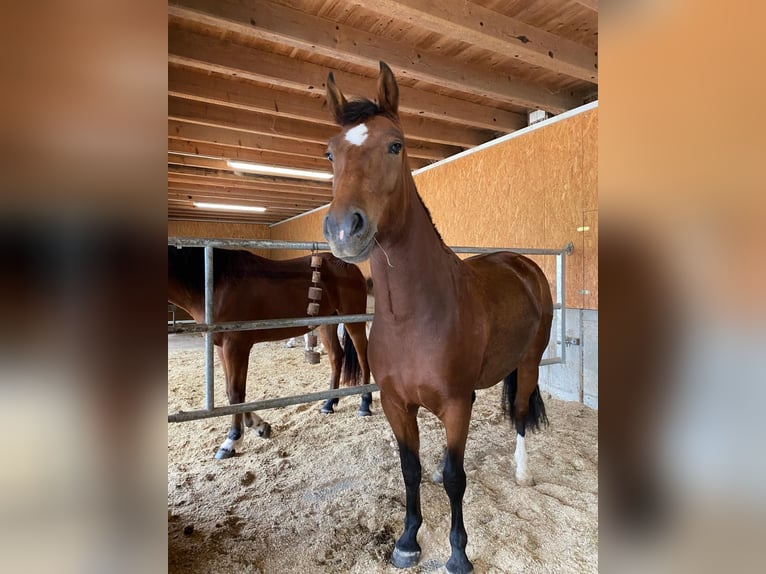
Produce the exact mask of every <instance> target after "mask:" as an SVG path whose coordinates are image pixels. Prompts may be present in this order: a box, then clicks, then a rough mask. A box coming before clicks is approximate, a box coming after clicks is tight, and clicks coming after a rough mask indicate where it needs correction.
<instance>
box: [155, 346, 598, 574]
mask: <svg viewBox="0 0 766 574" xmlns="http://www.w3.org/2000/svg"><path fill="white" fill-rule="evenodd" d="M202 348H203V345H202V338H201V337H200V336H192V335H169V336H168V412H176V411H177V410H179V409H183V410H193V409H195V408H201V407H202V405H203V404H204V355H203V352H202ZM329 372H330V371H329V365H328V363H327V361H326V360H323V361H322V363H321V364H320V365H316V366H310V365H308V364H306V363H305V361H304V358H303V351H302V349H300V348H297V349H285V348H284V346H283V344H282V343H262V344H260V345H256V346H255V347H254V349H253V353H252V356H251V360H250V372H249V376H248V379H249V380H248V383H249V386H248V400H257V399H261V398H271V397H276V396H286V395H292V394H299V393H304V392H313V391H318V390H324V389H325V388H326V387H327V383H328V381H329ZM216 386H217V396H216V404H221V405H223V404H226V399H225V394H224V388H223V387H224V385H223V373H222V371H221V369H220V365H219V364H218V362H217V358H216ZM545 399H546V401H545V402H546V407H547V410H548V416H549V419H550V421H551V425H550V427H549V428H548V429H546V430H544V431H542V432H540V433H537V434H533V435H528V440H527V448H528V451H529V458H530V469H531V470H532V472H533V473H534V475H535V479H536V485H535V486H534V487H527V488H522V487H518V486H516V484H515V482H514V480H513V472H514V461H513V449H514V444H515V433H514V432H513V431H512V430H511V428H510V425H509V423H508V422H507V421H506V420H504V419H503V418H502V416H501V409H500V386H499V385H498V386H497V387H494V388H492V389H487V390H484V391H480V392H479V393H478V397H477V401H476V404H475V406H474V413H473V419H472V422H471V432H470V435H469V438H468V447H467V453H466V463H465V466H466V473H467V475H468V488H467V491H466V495H465V500H464V512H465V522H466V529H467V531H468V548H467V552H468V556H469V558H470V559H471V560H472V561H473V563H474V568H475V571H476V572H477V573H484V572H495V573H499V572H504V573H505V572H526V573H535V572H555V573H561V572H596V571H597V569H598V532H597V526H598V473H597V466H598V426H597V424H598V417H597V413H596V412H595V411H592V410H591V409H589V408H587V407H585V406H583V405H580V404H576V403H566V402H562V401H558V400H555V399H553V398H549V397H545ZM357 407H358V398H357V397H351V398H345V399H341V402H340V405H339V407H338V408H337V409H336V414H335V415H329V416H325V415H320V414H319V412H318V410H319V404H307V405H298V406H293V407H286V408H283V409H278V410H268V411H261V412H260V413H259V414H260V415H261V416H262V417H263V418H264V419H265V420H266V421H268V422H269V423H271V425H272V433H273V434H272V438H270V439H261V438H258V437H256V436H255V435H254V434H252V433H248V434H246V437H245V443H244V445H243V447H244V448H243V452H242V453H241V454H240V455H238V456H237V457H235V458H232V459H229V460H225V461H217V460H214V459H213V454H214V453H215V451H216V450H217V448H218V446H219V444H220V443H221V442H222V441H223V440H224V439H225V435H226V432H227V431H228V427H229V417H220V418H215V419H208V420H204V421H196V422H187V423H176V424H168V517H169V518H168V569H169V571H170V572H176V573H182V572H183V573H196V572H227V573H228V572H232V573H233V572H237V573H238V574H245V573H256V572H257V573H277V572H278V573H289V572H292V573H295V574H299V573H300V574H302V573H307V572H311V573H317V572H357V573H365V574H367V573H383V572H385V573H394V572H398V571H397V570H396V569H395V568H393V567H392V566H389V564H388V559H389V556H390V554H391V550H392V548H393V544H394V541H395V539H396V537H398V535H399V534H400V533H401V529H402V524H403V518H404V485H403V482H402V477H401V471H400V468H399V459H398V455H397V452H396V450H395V448H394V443H393V435H392V434H391V431H390V429H389V427H388V423H387V422H386V420H385V417H384V416H383V413H382V410H381V409H380V403H379V400H378V397H377V393H376V394H375V400H374V403H373V412H374V415H373V416H372V417H369V418H358V417H356V416H355V413H356V410H357ZM419 423H420V431H421V443H422V452H421V459H422V462H423V473H424V479H423V485H422V489H421V498H422V506H423V526H422V528H421V530H420V534H419V537H418V540H419V542H420V545H421V547H422V549H423V555H422V558H421V561H420V564H419V566H418V567H416V568H413V569H412V570H410V571H409V572H413V573H417V572H441V571H443V565H444V562H445V561H446V560H447V558H448V557H449V540H448V535H449V502H448V500H447V496H446V494H445V493H444V490H443V488H442V487H441V486H440V485H434V484H432V483H431V482H430V478H429V477H430V475H431V473H432V472H433V470H434V468H435V466H436V462H437V460H438V458H439V456H440V454H441V452H442V448H443V442H444V433H443V430H442V428H441V424H440V423H439V421H438V420H437V419H436V418H435V417H434V416H432V415H431V414H430V413H427V412H422V413H421V415H420V420H419Z"/></svg>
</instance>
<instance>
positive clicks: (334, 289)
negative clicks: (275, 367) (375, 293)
mask: <svg viewBox="0 0 766 574" xmlns="http://www.w3.org/2000/svg"><path fill="white" fill-rule="evenodd" d="M319 256H320V257H321V258H322V265H321V267H320V273H321V282H320V283H319V286H320V287H321V288H322V298H321V300H320V302H319V305H320V308H319V314H320V315H333V314H357V313H364V312H365V311H366V307H367V285H366V281H365V278H364V276H363V275H362V272H361V271H360V270H359V268H358V267H357V266H356V265H351V264H349V263H345V262H343V261H341V260H340V259H337V258H336V257H333V256H332V255H331V254H330V253H320V254H319ZM203 257H204V249H203V248H202V247H184V248H182V249H179V248H176V247H173V246H168V301H170V302H171V303H173V304H175V305H177V306H178V307H181V308H183V309H185V310H186V311H187V312H188V313H189V314H190V315H191V316H192V317H193V318H194V320H195V321H196V322H197V323H204V322H205V303H204V267H203V263H204V260H203ZM310 258H311V256H310V255H307V256H305V257H299V258H297V259H288V260H285V261H275V260H272V259H266V258H264V257H259V256H257V255H255V254H254V253H250V252H248V251H243V250H229V249H214V250H213V321H214V322H224V321H253V320H260V319H284V318H293V317H295V318H302V317H306V309H307V307H308V302H309V299H308V288H309V286H311V285H312V282H311V279H312V276H311V272H312V269H311V267H310ZM345 329H346V335H345V336H344V344H343V348H341V344H340V341H339V339H338V334H337V331H336V325H320V326H319V336H320V337H321V340H322V344H323V345H324V348H325V350H326V351H327V356H328V358H329V360H330V365H331V369H332V374H331V376H330V388H332V389H337V388H338V384H339V383H340V382H341V379H342V382H343V384H344V385H358V384H359V383H360V382H363V383H364V384H368V383H369V382H370V369H369V367H368V364H367V334H366V332H365V326H364V323H349V324H346V325H345ZM308 330H309V329H308V328H307V327H283V328H278V329H264V330H257V331H228V332H217V333H215V334H214V336H213V343H214V344H215V345H216V350H217V351H218V358H219V359H220V361H221V365H222V366H223V371H224V375H225V378H226V394H227V396H228V399H229V404H236V403H243V402H245V388H246V384H247V366H248V361H249V358H250V351H251V349H252V348H253V345H254V344H255V343H261V342H263V341H279V340H282V339H287V338H289V337H292V336H300V335H303V334H304V333H306V332H307V331H308ZM337 404H338V399H337V398H335V399H328V400H327V401H326V402H325V403H324V405H323V406H322V409H321V412H323V413H332V412H333V406H334V405H337ZM371 404H372V395H371V394H370V393H365V394H363V395H362V399H361V404H360V407H359V411H358V412H357V414H358V415H359V416H368V415H370V414H371V412H370V405H371ZM242 419H243V415H242V413H238V414H234V415H232V421H231V429H230V430H229V433H228V435H227V438H226V440H225V441H224V442H223V444H222V445H221V447H220V448H219V449H218V452H217V453H216V455H215V457H216V458H218V459H224V458H229V457H231V456H234V454H236V451H237V449H239V448H240V447H241V445H242V442H243V440H244V439H243V434H242V433H243V430H244V429H243V426H242ZM244 421H245V424H246V425H247V426H248V427H249V428H252V429H253V430H254V431H255V432H256V434H258V435H259V436H261V437H264V438H267V437H268V436H269V435H270V434H271V426H270V425H269V424H268V423H267V422H265V421H264V420H263V419H261V417H259V416H258V415H257V414H255V413H252V412H248V413H244Z"/></svg>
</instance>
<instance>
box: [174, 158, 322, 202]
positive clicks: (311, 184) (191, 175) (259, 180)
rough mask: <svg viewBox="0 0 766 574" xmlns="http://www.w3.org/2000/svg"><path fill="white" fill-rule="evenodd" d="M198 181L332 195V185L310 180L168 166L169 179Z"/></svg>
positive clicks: (247, 187)
mask: <svg viewBox="0 0 766 574" xmlns="http://www.w3.org/2000/svg"><path fill="white" fill-rule="evenodd" d="M173 178H176V179H179V180H181V179H183V180H188V181H191V180H196V181H198V182H202V181H204V182H209V184H210V185H219V186H228V187H238V188H240V189H262V190H285V191H293V192H295V193H302V194H305V195H312V194H316V195H324V194H326V193H332V184H331V183H329V182H318V181H309V180H295V179H287V178H273V177H268V176H263V177H262V176H253V177H251V176H243V175H238V174H235V173H232V172H227V171H222V170H217V169H206V168H198V167H191V166H182V165H169V166H168V179H173Z"/></svg>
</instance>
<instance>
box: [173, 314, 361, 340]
mask: <svg viewBox="0 0 766 574" xmlns="http://www.w3.org/2000/svg"><path fill="white" fill-rule="evenodd" d="M374 317H375V316H374V315H370V314H356V315H328V316H326V317H296V318H295V319H261V320H259V321H226V322H223V323H213V324H212V325H205V324H204V323H195V324H194V325H168V334H169V335H170V334H173V333H218V332H228V331H262V330H264V329H279V328H280V327H314V326H316V325H332V324H333V323H335V324H337V323H364V322H365V321H372V320H373V318H374Z"/></svg>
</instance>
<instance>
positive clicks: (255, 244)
mask: <svg viewBox="0 0 766 574" xmlns="http://www.w3.org/2000/svg"><path fill="white" fill-rule="evenodd" d="M168 245H174V246H175V247H239V248H244V249H297V250H299V251H300V250H304V251H329V250H330V244H329V243H326V242H321V241H279V240H277V239H214V238H204V237H168ZM450 249H452V251H454V252H455V253H494V252H495V251H513V252H514V253H519V254H521V255H558V254H560V253H567V254H570V253H572V250H573V249H574V244H572V243H567V244H566V245H565V246H564V247H562V248H561V249H531V248H523V249H522V248H517V247H460V246H458V247H450Z"/></svg>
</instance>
